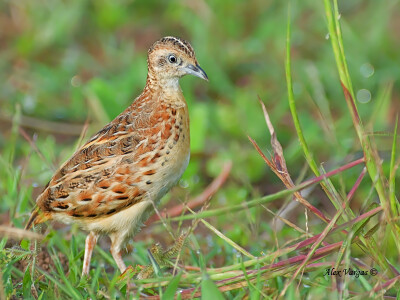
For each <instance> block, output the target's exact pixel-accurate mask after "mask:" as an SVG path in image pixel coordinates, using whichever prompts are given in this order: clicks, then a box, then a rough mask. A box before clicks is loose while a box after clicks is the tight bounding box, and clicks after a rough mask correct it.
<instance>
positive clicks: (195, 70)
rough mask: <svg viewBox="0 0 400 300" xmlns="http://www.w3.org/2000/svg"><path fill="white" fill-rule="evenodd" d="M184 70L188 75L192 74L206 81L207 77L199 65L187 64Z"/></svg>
mask: <svg viewBox="0 0 400 300" xmlns="http://www.w3.org/2000/svg"><path fill="white" fill-rule="evenodd" d="M185 70H186V72H187V73H188V74H192V75H194V76H197V77H199V78H201V79H204V80H206V81H208V76H207V74H206V72H204V70H203V69H202V68H200V66H199V65H196V66H194V65H190V64H189V65H187V66H186V67H185Z"/></svg>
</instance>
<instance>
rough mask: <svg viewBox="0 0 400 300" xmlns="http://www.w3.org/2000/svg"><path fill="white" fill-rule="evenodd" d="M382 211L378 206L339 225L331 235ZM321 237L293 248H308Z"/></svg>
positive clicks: (305, 241) (300, 243)
mask: <svg viewBox="0 0 400 300" xmlns="http://www.w3.org/2000/svg"><path fill="white" fill-rule="evenodd" d="M382 209H383V208H382V207H381V206H378V207H376V208H374V209H372V210H370V211H368V212H366V213H364V214H362V215H360V216H358V217H357V218H355V219H353V220H350V221H348V222H346V223H343V224H340V225H338V226H337V227H335V228H332V230H331V233H333V232H335V231H337V230H341V229H342V228H346V227H347V226H349V225H351V224H354V223H357V222H359V221H361V220H363V219H366V218H369V217H371V216H373V215H375V214H377V213H378V212H380V211H381V210H382ZM320 235H321V234H317V235H314V236H313V237H310V238H308V239H306V240H304V241H302V242H299V243H297V244H295V245H293V247H295V249H296V250H297V249H300V248H304V247H306V246H308V245H310V244H313V243H314V242H315V241H316V240H317V239H318V238H319V236H320Z"/></svg>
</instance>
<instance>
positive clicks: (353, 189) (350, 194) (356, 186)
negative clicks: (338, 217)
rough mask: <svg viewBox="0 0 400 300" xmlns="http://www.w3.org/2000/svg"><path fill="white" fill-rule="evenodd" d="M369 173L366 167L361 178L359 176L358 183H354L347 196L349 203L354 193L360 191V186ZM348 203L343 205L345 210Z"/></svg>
mask: <svg viewBox="0 0 400 300" xmlns="http://www.w3.org/2000/svg"><path fill="white" fill-rule="evenodd" d="M366 173H367V168H365V167H364V169H363V170H362V172H361V174H360V176H358V178H357V180H356V182H355V183H354V185H353V187H352V189H351V190H350V192H349V193H348V194H347V202H349V201H350V199H351V198H353V196H354V193H355V192H356V190H357V189H358V187H359V186H360V183H361V181H362V180H363V178H364V176H365V174H366ZM345 203H346V201H345V202H344V203H343V208H345V207H346V205H345Z"/></svg>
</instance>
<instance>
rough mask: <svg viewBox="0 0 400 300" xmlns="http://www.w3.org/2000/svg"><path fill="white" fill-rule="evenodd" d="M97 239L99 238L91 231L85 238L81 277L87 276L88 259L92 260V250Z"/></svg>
mask: <svg viewBox="0 0 400 300" xmlns="http://www.w3.org/2000/svg"><path fill="white" fill-rule="evenodd" d="M98 237H99V235H98V234H95V233H94V232H92V231H91V232H90V233H89V234H88V236H87V237H86V242H85V257H84V259H83V267H82V276H84V275H89V269H90V259H91V258H92V252H93V248H94V246H96V243H97V238H98Z"/></svg>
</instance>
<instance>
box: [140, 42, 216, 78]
mask: <svg viewBox="0 0 400 300" xmlns="http://www.w3.org/2000/svg"><path fill="white" fill-rule="evenodd" d="M147 64H148V72H149V78H151V79H152V80H156V81H162V82H165V84H171V85H175V84H177V83H178V80H179V78H181V77H182V76H185V75H186V74H191V75H194V76H197V77H199V78H202V79H204V80H207V81H208V77H207V74H206V73H205V72H204V70H203V69H202V68H200V66H199V64H198V62H197V59H196V55H195V53H194V50H193V48H192V46H191V45H190V44H189V43H188V42H187V41H185V40H183V39H180V38H177V37H172V36H167V37H164V38H162V39H160V40H159V41H157V42H155V43H154V44H153V46H151V48H150V49H149V51H148V56H147Z"/></svg>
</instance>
